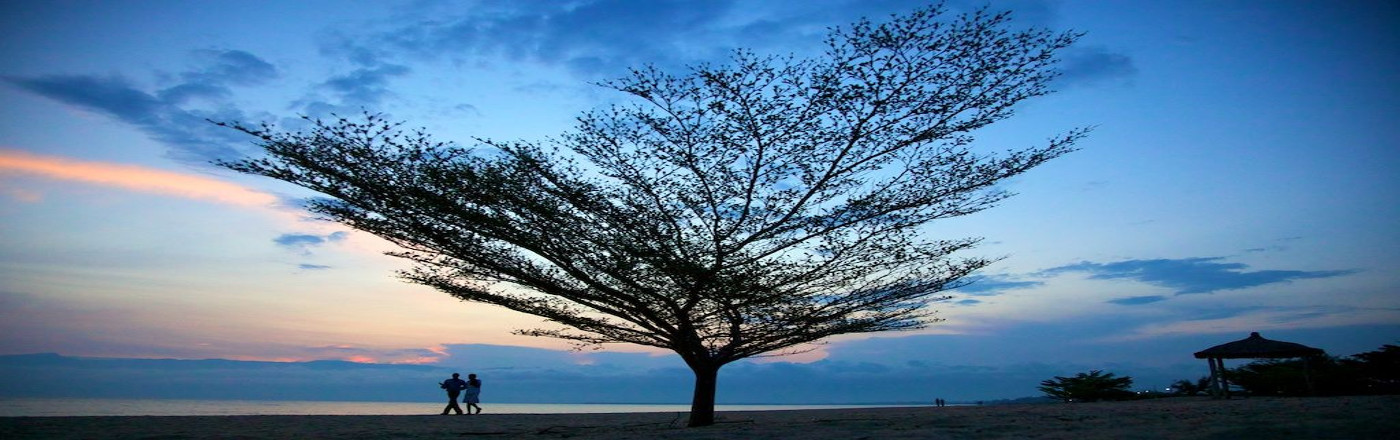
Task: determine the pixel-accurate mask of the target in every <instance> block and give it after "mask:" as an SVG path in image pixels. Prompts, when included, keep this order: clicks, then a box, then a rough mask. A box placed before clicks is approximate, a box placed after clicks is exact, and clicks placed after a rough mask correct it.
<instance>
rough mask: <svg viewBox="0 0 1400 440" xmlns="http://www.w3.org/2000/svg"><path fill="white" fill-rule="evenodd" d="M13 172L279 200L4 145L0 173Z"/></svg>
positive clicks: (240, 201)
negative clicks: (13, 148) (38, 153)
mask: <svg viewBox="0 0 1400 440" xmlns="http://www.w3.org/2000/svg"><path fill="white" fill-rule="evenodd" d="M10 172H14V173H24V174H30V175H35V176H40V177H45V178H50V179H58V180H67V181H74V182H83V183H88V184H93V185H101V186H107V187H114V188H122V189H126V190H130V191H137V192H143V193H150V194H161V195H168V196H175V197H183V198H188V199H196V200H206V201H212V202H218V203H227V204H233V205H239V206H252V207H264V208H265V207H270V206H274V205H276V204H277V197H276V196H273V195H272V194H268V193H265V192H261V191H256V190H252V189H248V188H245V187H242V186H239V185H236V184H233V183H229V182H225V181H222V180H218V179H214V178H210V177H206V176H200V175H197V174H186V173H177V172H173V171H165V170H159V169H154V168H146V167H140V166H134V165H122V164H115V163H110V162H92V161H82V160H77V159H71V158H66V157H58V156H41V155H37V154H32V153H28V152H24V151H18V150H8V149H0V173H10Z"/></svg>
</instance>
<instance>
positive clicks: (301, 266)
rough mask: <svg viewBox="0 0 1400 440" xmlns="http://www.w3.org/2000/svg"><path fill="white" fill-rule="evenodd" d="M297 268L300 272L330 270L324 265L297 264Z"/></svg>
mask: <svg viewBox="0 0 1400 440" xmlns="http://www.w3.org/2000/svg"><path fill="white" fill-rule="evenodd" d="M297 268H298V269H302V270H326V269H330V268H331V267H330V266H326V265H322V264H305V263H303V264H298V265H297Z"/></svg>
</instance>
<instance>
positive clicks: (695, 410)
mask: <svg viewBox="0 0 1400 440" xmlns="http://www.w3.org/2000/svg"><path fill="white" fill-rule="evenodd" d="M690 369H691V371H694V372H695V395H694V397H692V398H691V400H690V424H688V425H687V426H689V427H692V428H693V427H696V426H710V425H713V424H715V387H716V385H719V367H718V366H714V367H711V366H709V365H691V366H690Z"/></svg>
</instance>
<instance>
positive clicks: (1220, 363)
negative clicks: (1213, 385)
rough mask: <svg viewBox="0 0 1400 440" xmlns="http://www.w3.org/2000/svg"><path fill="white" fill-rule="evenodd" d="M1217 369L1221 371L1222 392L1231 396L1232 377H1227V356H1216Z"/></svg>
mask: <svg viewBox="0 0 1400 440" xmlns="http://www.w3.org/2000/svg"><path fill="white" fill-rule="evenodd" d="M1215 363H1216V365H1215V369H1216V370H1217V371H1219V372H1220V393H1221V395H1223V396H1225V398H1226V399H1229V398H1230V379H1229V378H1227V377H1225V358H1215Z"/></svg>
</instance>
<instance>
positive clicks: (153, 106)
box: [4, 50, 278, 165]
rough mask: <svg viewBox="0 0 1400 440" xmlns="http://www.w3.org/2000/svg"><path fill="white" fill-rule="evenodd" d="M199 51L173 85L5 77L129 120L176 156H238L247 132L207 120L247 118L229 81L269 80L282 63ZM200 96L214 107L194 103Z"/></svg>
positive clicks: (191, 159)
mask: <svg viewBox="0 0 1400 440" xmlns="http://www.w3.org/2000/svg"><path fill="white" fill-rule="evenodd" d="M194 55H195V56H194V58H195V60H196V61H197V65H196V66H195V67H193V68H191V69H189V70H186V71H184V72H180V73H177V74H175V75H172V77H173V79H174V81H173V84H172V85H170V86H168V87H164V88H161V89H159V90H155V91H147V90H143V89H142V88H141V87H138V86H137V85H136V84H134V83H133V82H132V81H131V80H129V79H127V78H126V77H123V76H117V75H111V76H99V75H42V76H33V77H6V78H4V81H5V82H8V83H10V84H12V85H15V86H17V87H19V88H21V89H23V90H26V91H29V92H31V93H34V94H37V95H40V96H43V97H46V98H49V99H53V100H55V101H59V102H62V103H65V104H68V105H72V106H75V107H79V108H83V109H86V110H89V111H94V112H97V113H100V114H104V115H107V116H110V117H112V118H114V119H117V120H119V121H121V122H124V123H127V124H130V125H132V126H134V127H136V128H138V129H140V130H142V131H143V132H145V133H146V134H148V135H149V136H151V138H153V139H155V140H158V141H160V142H162V143H164V144H166V145H167V146H169V147H170V148H171V150H170V157H171V158H173V159H176V160H180V161H184V162H188V163H195V164H200V165H204V164H207V163H208V162H209V161H212V160H233V159H237V158H239V157H241V156H242V154H241V152H240V146H244V145H248V144H249V142H248V141H249V139H248V137H247V136H246V135H243V134H242V133H238V132H236V131H234V130H229V129H227V128H223V127H218V126H215V125H213V124H210V123H209V122H208V120H211V119H212V120H216V121H233V120H245V119H247V118H246V117H244V114H243V112H242V111H240V110H238V109H236V108H235V107H233V106H232V105H231V104H230V103H229V96H230V95H231V94H232V92H231V91H230V89H229V87H230V86H235V85H239V86H247V85H257V84H261V83H264V82H266V81H269V80H271V79H274V78H277V77H278V72H277V69H276V68H275V67H273V65H272V64H270V63H268V62H266V61H263V60H262V59H260V58H258V57H257V56H254V55H253V54H250V53H247V52H243V51H237V50H202V51H196V52H195V53H194ZM201 100H202V102H200V104H205V105H204V107H205V108H210V109H200V108H196V107H195V106H194V104H195V101H201Z"/></svg>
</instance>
